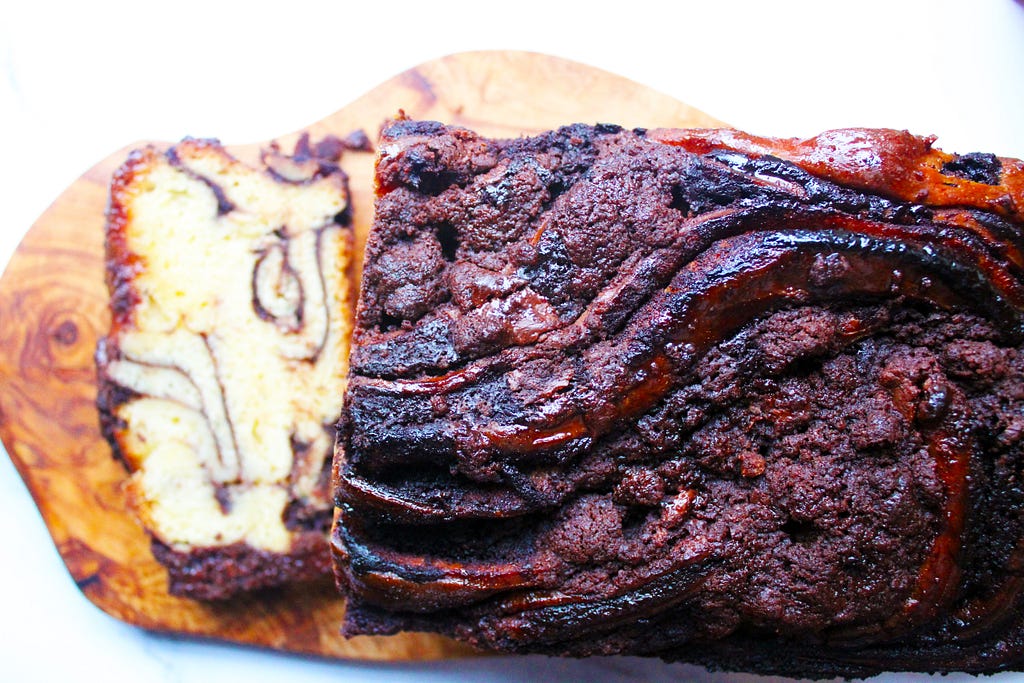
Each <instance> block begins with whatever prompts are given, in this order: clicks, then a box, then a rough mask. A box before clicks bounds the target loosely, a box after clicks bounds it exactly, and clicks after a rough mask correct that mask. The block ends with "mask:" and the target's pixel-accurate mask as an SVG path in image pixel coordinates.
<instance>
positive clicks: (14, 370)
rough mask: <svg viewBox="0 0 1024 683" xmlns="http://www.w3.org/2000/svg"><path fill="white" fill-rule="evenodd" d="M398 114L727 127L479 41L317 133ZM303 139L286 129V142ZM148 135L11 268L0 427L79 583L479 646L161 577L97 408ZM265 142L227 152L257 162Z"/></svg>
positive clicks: (589, 72)
mask: <svg viewBox="0 0 1024 683" xmlns="http://www.w3.org/2000/svg"><path fill="white" fill-rule="evenodd" d="M399 109H404V110H405V112H406V113H407V114H408V115H409V116H410V117H413V118H420V119H436V120H439V121H443V122H446V123H452V124H456V125H461V126H466V127H469V128H473V129H475V130H477V131H479V132H481V133H483V134H486V135H492V136H502V137H515V136H518V135H521V134H525V133H532V132H538V131H541V130H546V129H549V128H554V127H557V126H559V125H562V124H566V123H573V122H577V121H579V122H584V123H596V122H610V123H619V124H622V125H624V126H627V127H634V126H645V127H655V126H679V127H708V126H721V125H723V124H722V123H721V122H719V121H716V120H715V119H713V118H711V117H710V116H708V115H706V114H704V113H702V112H700V111H698V110H696V109H694V108H692V107H690V106H687V105H685V104H683V103H681V102H679V101H677V100H674V99H672V98H670V97H667V96H665V95H662V94H660V93H657V92H654V91H653V90H650V89H648V88H646V87H644V86H641V85H639V84H637V83H634V82H632V81H629V80H626V79H624V78H621V77H618V76H615V75H612V74H609V73H606V72H604V71H600V70H598V69H594V68H591V67H587V66H584V65H581V64H577V63H574V62H569V61H565V60H562V59H557V58H554V57H548V56H544V55H538V54H532V53H524V52H473V53H465V54H457V55H453V56H450V57H445V58H442V59H438V60H436V61H432V62H428V63H426V64H423V65H421V66H418V67H416V68H414V69H410V70H409V71H406V72H404V73H402V74H400V75H398V76H396V77H394V78H392V79H391V80H389V81H387V82H386V83H384V84H382V85H380V86H379V87H377V88H375V89H373V90H372V91H370V92H369V93H367V94H366V95H364V96H363V97H361V98H359V99H358V100H356V101H355V102H353V103H351V104H349V105H348V106H346V107H344V108H342V109H341V110H339V111H338V112H337V113H335V114H333V115H331V116H329V117H327V118H326V119H324V120H322V121H319V122H317V123H314V124H313V125H311V126H309V127H308V128H307V129H306V130H308V131H309V132H310V134H311V135H312V137H313V138H314V139H318V138H320V137H322V136H323V135H326V134H328V133H330V134H334V135H337V136H344V135H346V134H347V133H349V132H351V131H353V130H355V129H360V128H361V129H363V130H365V131H366V132H367V133H368V134H369V135H370V136H371V138H372V137H373V136H374V135H375V134H376V132H377V130H378V129H379V128H380V125H381V123H382V122H383V121H384V120H385V119H387V118H388V117H390V116H392V115H394V114H395V113H396V112H397V111H398V110H399ZM188 132H189V131H182V135H186V134H188ZM228 132H229V131H225V133H228ZM297 136H298V133H293V134H290V135H285V136H283V137H281V138H279V139H278V140H279V141H280V143H281V144H282V146H283V147H284V148H285V149H290V148H291V145H292V144H293V143H294V141H295V139H296V138H297ZM144 144H146V143H145V142H139V143H136V144H133V145H130V146H129V147H126V148H125V149H123V150H120V151H118V152H115V153H114V154H112V155H111V156H109V157H107V158H106V159H104V160H103V161H101V162H100V163H98V164H97V165H96V166H94V167H93V168H91V169H90V170H89V171H87V172H86V173H85V174H84V175H83V176H82V177H81V178H79V179H78V180H77V181H75V182H74V183H73V184H72V185H71V187H69V188H68V189H67V190H66V191H65V192H64V193H63V194H62V195H61V196H60V197H58V198H57V200H56V201H55V202H54V203H53V205H52V206H51V207H50V208H49V209H48V210H47V211H46V213H44V214H43V215H42V216H41V217H40V218H39V220H38V221H36V223H35V224H34V225H33V226H32V228H31V229H30V230H29V232H28V234H27V235H26V237H25V239H24V240H23V241H22V243H21V245H20V246H19V248H18V250H17V252H16V253H15V254H14V256H13V258H12V259H11V261H10V264H9V265H8V267H7V269H6V271H5V272H4V274H3V277H2V279H0V438H2V439H3V443H4V445H5V446H6V447H7V452H8V453H9V454H10V456H11V459H12V460H13V461H14V465H15V466H16V467H17V469H18V472H19V473H20V474H21V476H22V478H23V479H24V480H25V484H26V485H27V486H28V488H29V490H30V491H31V493H32V497H33V498H34V499H35V502H36V504H37V505H38V506H39V510H40V511H41V513H42V515H43V519H44V520H45V522H46V525H47V527H48V528H49V531H50V534H51V535H52V536H53V541H54V543H56V545H57V549H58V550H59V552H60V555H61V557H62V558H63V559H64V562H65V564H66V565H67V567H68V570H69V572H70V573H71V576H72V577H73V579H74V580H75V582H76V583H77V584H78V587H79V588H80V589H81V590H82V592H83V593H84V594H85V596H86V597H87V598H88V599H89V600H91V601H92V602H93V603H95V604H96V605H97V606H98V607H99V608H101V609H102V610H104V611H105V612H107V613H108V614H110V615H112V616H114V617H115V618H117V619H121V620H122V621H125V622H127V623H130V624H135V625H138V626H141V627H143V628H146V629H151V630H154V631H162V632H168V633H176V634H183V635H190V636H196V637H204V638H212V639H217V640H224V641H232V642H238V643H244V644H248V645H257V646H263V647H269V648H274V649H280V650H287V651H291V652H300V653H308V654H316V655H323V656H327V657H338V658H351V659H367V660H392V661H399V660H424V659H438V658H445V657H453V656H460V655H466V654H470V653H471V652H472V651H471V650H470V649H468V648H467V647H465V646H463V645H460V644H458V643H454V642H452V641H450V640H447V639H444V638H441V637H438V636H433V635H424V634H401V635H398V636H394V637H387V638H385V637H357V638H353V639H351V640H346V639H344V638H342V637H341V636H340V635H339V634H338V628H339V625H340V623H341V619H342V615H343V613H344V609H345V607H344V601H343V600H342V599H341V598H340V597H338V596H337V595H336V594H335V592H334V589H333V587H332V586H330V585H323V586H314V587H310V586H307V587H303V588H290V589H284V590H280V591H275V592H269V593H264V594H261V595H259V596H258V597H247V598H242V599H239V600H235V601H232V602H230V603H223V604H204V603H201V602H195V601H191V600H186V599H181V598H175V597H172V596H170V595H168V593H167V589H166V586H167V576H166V573H165V571H164V570H163V568H162V567H161V566H160V565H159V564H157V562H156V561H155V560H154V559H153V558H152V556H151V555H150V551H149V539H148V537H147V536H146V534H145V533H144V532H143V530H142V528H141V527H140V526H139V525H138V524H137V523H136V522H135V520H134V519H133V517H132V516H131V515H130V514H128V512H127V511H126V507H125V499H124V495H123V493H122V483H123V482H124V480H125V478H126V474H125V471H124V469H123V468H122V467H121V465H120V464H118V463H117V462H115V461H114V460H113V459H112V458H111V453H110V449H109V447H108V446H107V444H106V442H105V441H103V439H102V438H101V436H100V433H99V427H98V421H97V414H96V409H95V407H94V405H93V404H94V400H95V397H96V377H95V370H94V367H93V359H92V356H93V350H94V349H95V346H96V340H97V338H98V337H99V336H101V335H102V334H103V333H104V332H105V331H106V330H107V327H108V325H109V317H108V313H107V309H106V305H107V290H106V286H105V285H104V280H103V274H104V273H103V223H104V218H103V211H104V207H105V204H106V198H107V186H108V183H109V182H110V177H111V174H112V173H113V171H114V169H115V168H117V166H118V165H120V164H121V163H122V162H123V161H124V159H125V156H126V154H127V152H128V150H129V149H131V148H135V147H139V146H142V145H144ZM155 144H158V145H160V144H167V143H155ZM265 144H266V143H257V144H252V145H244V146H239V147H231V148H229V150H230V151H231V152H233V153H234V154H235V155H236V156H238V157H239V158H241V159H243V160H244V161H249V162H254V161H255V159H256V157H257V155H258V151H259V149H260V148H261V147H262V146H265ZM342 166H343V168H344V169H345V171H346V172H347V173H348V175H349V177H350V179H351V190H352V203H353V208H354V216H355V229H356V236H357V239H356V241H357V250H358V251H357V254H356V259H357V262H360V261H361V258H362V245H363V243H364V242H365V239H366V234H367V231H368V230H369V226H370V222H371V220H372V215H373V187H372V169H373V155H372V154H367V153H347V154H346V155H345V157H344V159H343V162H342Z"/></svg>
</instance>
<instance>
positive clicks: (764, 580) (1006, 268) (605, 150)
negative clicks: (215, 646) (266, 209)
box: [333, 120, 1024, 677]
mask: <svg viewBox="0 0 1024 683" xmlns="http://www.w3.org/2000/svg"><path fill="white" fill-rule="evenodd" d="M379 149H380V150H381V152H380V156H379V158H378V162H377V167H376V180H377V188H378V196H377V204H376V216H375V222H374V227H373V230H372V233H371V235H370V238H369V242H368V245H367V255H366V261H365V268H364V274H363V288H362V290H361V295H360V300H359V305H358V309H357V314H356V316H357V320H356V326H355V330H354V342H353V349H352V357H351V366H350V367H351V375H350V381H349V384H348V388H347V393H346V397H345V403H344V408H343V414H342V418H341V422H340V427H339V438H338V453H337V456H336V459H335V463H336V473H335V474H336V478H335V483H336V490H335V494H336V497H337V504H338V506H339V508H340V516H339V518H338V521H337V523H336V525H335V528H334V533H333V550H334V554H335V561H336V570H337V573H338V579H339V582H340V585H341V587H342V589H343V590H344V591H345V593H346V594H347V596H348V599H349V606H348V611H347V613H346V617H345V619H346V621H345V626H344V628H345V632H346V633H348V634H386V633H393V632H395V631H398V630H410V629H411V630H428V631H437V632H440V633H445V634H449V635H452V636H455V637H457V638H461V639H463V640H466V641H468V642H470V643H473V644H475V645H478V646H481V647H486V648H494V649H498V650H502V651H509V652H537V653H547V654H563V655H577V656H578V655H589V654H611V653H622V654H634V655H656V656H661V657H664V658H667V659H672V660H684V661H690V662H697V663H701V664H705V665H707V666H710V667H717V668H726V669H735V670H745V671H754V672H760V673H776V674H784V675H789V676H799V677H805V676H806V677H830V676H867V675H871V674H874V673H877V672H880V671H885V670H915V671H957V670H959V671H975V672H980V671H995V670H1000V669H1008V668H1009V669H1013V668H1020V667H1021V666H1022V665H1024V616H1022V615H1024V486H1022V485H1021V479H1020V477H1021V472H1022V470H1024V346H1022V341H1024V238H1022V222H1024V165H1022V164H1021V162H1019V161H1016V160H1012V159H1004V158H998V157H995V156H993V155H990V154H967V155H953V154H947V153H944V152H941V151H939V150H937V149H934V148H933V147H932V140H931V139H929V138H921V137H916V136H913V135H911V134H909V133H906V132H900V131H892V130H841V131H831V132H828V133H825V134H822V135H820V136H818V137H816V138H812V139H809V140H778V139H770V138H758V137H755V136H750V135H745V134H743V133H739V132H737V131H729V130H711V131H707V130H696V131H689V130H651V131H645V130H623V129H621V128H619V127H617V126H609V125H599V126H584V125H574V126H569V127H566V128H562V129H559V130H556V131H552V132H550V133H546V134H543V135H539V136H536V137H531V138H523V139H517V140H491V139H487V138H483V137H481V136H478V135H476V134H474V133H472V132H471V131H468V130H464V129H460V128H452V127H448V126H444V125H441V124H438V123H430V122H417V121H410V120H397V121H394V122H392V123H391V124H390V125H389V126H387V127H386V128H385V130H384V132H383V135H382V139H381V142H380V147H379Z"/></svg>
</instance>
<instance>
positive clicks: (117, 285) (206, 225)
mask: <svg viewBox="0 0 1024 683" xmlns="http://www.w3.org/2000/svg"><path fill="white" fill-rule="evenodd" d="M334 147H337V146H334ZM332 149H333V147H332V146H330V145H316V146H312V147H311V146H310V144H309V140H308V138H307V137H303V138H302V139H300V141H299V143H298V145H297V147H296V150H295V153H294V154H293V155H285V154H283V153H282V152H281V151H280V149H278V148H277V147H276V146H273V147H271V148H270V149H267V150H265V151H264V152H263V154H262V164H263V168H252V167H249V166H248V165H246V164H243V163H241V162H239V161H238V160H236V159H234V158H233V157H232V156H230V155H229V154H228V153H227V152H226V151H225V150H224V149H223V148H222V147H221V146H220V145H219V144H218V143H217V142H216V141H210V140H193V139H186V140H185V141H183V142H181V143H180V144H178V145H176V146H174V147H172V148H171V149H169V150H167V151H158V150H157V149H154V148H146V149H142V150H139V151H136V152H134V153H132V154H131V156H130V157H129V159H128V161H127V162H126V163H125V164H124V165H123V166H122V167H121V168H120V169H119V170H118V171H117V173H116V174H115V176H114V179H113V183H112V186H111V194H110V203H109V207H108V213H107V232H106V244H107V278H108V284H109V288H110V294H111V300H110V311H111V317H112V320H111V328H110V333H109V335H108V336H107V337H106V338H105V339H103V340H101V342H100V344H99V347H98V349H97V354H96V360H97V367H98V371H99V396H98V405H99V409H100V418H101V426H102V429H103V433H104V435H105V436H106V437H107V439H108V440H109V441H110V443H111V444H112V446H113V448H114V451H115V453H116V454H117V455H118V456H119V457H120V459H121V460H123V461H124V463H125V465H127V467H128V469H129V470H130V471H131V477H130V482H129V484H128V494H129V496H128V497H129V499H130V502H131V505H132V507H133V508H134V510H135V511H136V512H137V513H138V516H139V518H140V519H141V521H142V524H143V525H144V526H145V528H146V530H147V531H148V532H149V533H150V534H151V535H152V538H153V552H154V554H155V556H156V558H157V559H158V560H159V561H160V562H162V563H163V564H164V565H166V566H167V569H168V571H169V573H170V591H171V592H172V593H174V594H178V595H184V596H190V597H195V598H204V599H216V598H224V597H228V596H230V595H232V594H235V593H237V592H239V591H248V590H253V589H257V588H262V587H267V586H273V585H276V584H282V583H286V582H292V581H301V580H311V579H316V578H321V577H324V576H325V575H326V576H329V573H330V553H329V551H328V546H327V530H328V528H329V526H330V522H331V517H332V514H333V512H332V511H333V505H332V502H331V498H330V491H329V480H330V455H331V453H332V451H333V444H334V423H335V422H336V420H337V417H338V411H339V408H340V406H339V401H338V397H339V396H340V395H341V392H342V390H343V386H344V378H345V374H346V363H347V351H348V349H347V346H348V335H349V333H350V326H351V323H350V310H351V306H350V304H349V297H350V292H349V280H348V273H347V269H348V266H349V259H350V252H351V249H352V235H351V229H350V227H349V220H348V216H349V200H348V189H347V180H346V177H345V175H344V174H343V172H342V171H341V170H340V168H339V167H338V165H337V164H336V162H337V161H338V154H337V152H335V153H333V154H331V153H330V152H331V150H332ZM324 150H327V152H328V153H327V154H323V153H322V152H323V151H324Z"/></svg>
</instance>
